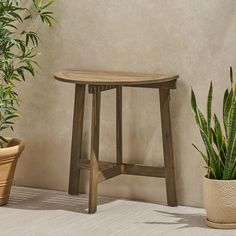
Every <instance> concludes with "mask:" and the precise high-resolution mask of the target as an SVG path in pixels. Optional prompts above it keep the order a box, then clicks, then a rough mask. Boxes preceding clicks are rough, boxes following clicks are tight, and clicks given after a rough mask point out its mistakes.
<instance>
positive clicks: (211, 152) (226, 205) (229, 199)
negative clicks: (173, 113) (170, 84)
mask: <svg viewBox="0 0 236 236" xmlns="http://www.w3.org/2000/svg"><path fill="white" fill-rule="evenodd" d="M230 81H231V86H230V88H229V89H226V91H225V93H224V98H223V119H222V120H223V127H224V129H222V125H221V123H220V120H219V119H218V117H217V115H216V114H214V115H213V116H212V108H211V107H212V94H213V87H212V82H211V84H210V89H209V92H208V99H207V115H206V117H205V116H204V114H203V112H202V111H201V110H200V108H199V107H198V105H197V101H196V97H195V94H194V92H193V90H192V93H191V105H192V109H193V112H194V114H195V119H196V123H197V125H198V127H199V130H200V134H201V137H202V140H203V143H204V145H205V149H206V150H205V152H202V151H200V150H199V149H198V148H197V147H196V146H195V145H194V147H195V148H196V149H197V150H198V151H199V152H200V154H201V156H202V157H203V159H204V161H205V162H206V169H207V174H206V176H205V177H204V181H203V195H204V205H205V208H206V212H207V224H208V226H210V227H214V228H236V82H234V81H233V72H232V68H231V67H230ZM212 121H213V124H212Z"/></svg>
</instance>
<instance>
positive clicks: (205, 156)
mask: <svg viewBox="0 0 236 236" xmlns="http://www.w3.org/2000/svg"><path fill="white" fill-rule="evenodd" d="M192 145H193V147H194V148H195V149H196V150H197V151H198V152H199V153H200V154H201V155H202V157H203V159H204V161H205V162H206V164H208V161H209V160H208V156H207V155H205V154H204V153H203V152H202V151H201V150H200V149H199V148H198V147H197V146H196V145H195V144H192Z"/></svg>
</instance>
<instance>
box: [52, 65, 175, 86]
mask: <svg viewBox="0 0 236 236" xmlns="http://www.w3.org/2000/svg"><path fill="white" fill-rule="evenodd" d="M178 77H179V76H178V75H160V74H140V73H128V72H111V71H85V70H75V69H67V70H62V71H59V72H56V73H55V74H54V78H55V79H57V80H60V81H63V82H69V83H75V84H89V85H122V86H125V85H142V84H158V83H164V82H171V81H173V82H175V81H176V80H177V79H178Z"/></svg>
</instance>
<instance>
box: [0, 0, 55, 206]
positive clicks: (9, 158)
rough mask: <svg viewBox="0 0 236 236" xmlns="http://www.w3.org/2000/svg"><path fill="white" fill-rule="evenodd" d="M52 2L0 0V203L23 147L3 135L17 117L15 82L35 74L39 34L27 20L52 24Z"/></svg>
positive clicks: (6, 192) (17, 103) (7, 189)
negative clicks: (25, 4)
mask: <svg viewBox="0 0 236 236" xmlns="http://www.w3.org/2000/svg"><path fill="white" fill-rule="evenodd" d="M52 2H53V1H47V2H45V1H42V0H32V4H31V5H33V7H32V8H31V7H30V9H28V8H25V7H23V5H24V4H23V3H25V2H21V1H20V0H1V1H0V205H4V204H6V203H7V202H8V198H9V194H10V189H11V184H12V181H13V176H14V171H15V167H16V163H17V159H18V158H19V156H20V154H21V153H22V151H23V150H24V143H23V142H22V141H21V140H20V139H17V138H6V137H5V136H4V132H5V131H6V130H9V129H11V130H13V125H14V119H15V118H17V117H19V113H18V110H17V108H18V106H19V103H20V100H19V96H18V94H17V93H16V90H15V88H16V82H19V81H25V79H26V78H27V77H28V76H29V75H31V76H34V75H35V67H36V66H37V63H36V61H35V57H36V56H37V53H36V52H35V49H36V48H37V47H38V45H39V44H38V42H39V37H38V34H37V33H36V32H35V30H31V29H30V26H31V25H30V22H32V21H34V20H38V19H40V20H41V21H42V23H46V24H47V25H48V26H52V23H51V22H52V19H53V17H52V12H50V11H48V10H47V8H48V7H49V6H50V5H51V4H52Z"/></svg>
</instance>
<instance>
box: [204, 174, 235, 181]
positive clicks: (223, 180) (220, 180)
mask: <svg viewBox="0 0 236 236" xmlns="http://www.w3.org/2000/svg"><path fill="white" fill-rule="evenodd" d="M203 179H205V180H207V181H211V182H236V179H209V178H207V177H206V175H204V176H203Z"/></svg>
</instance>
